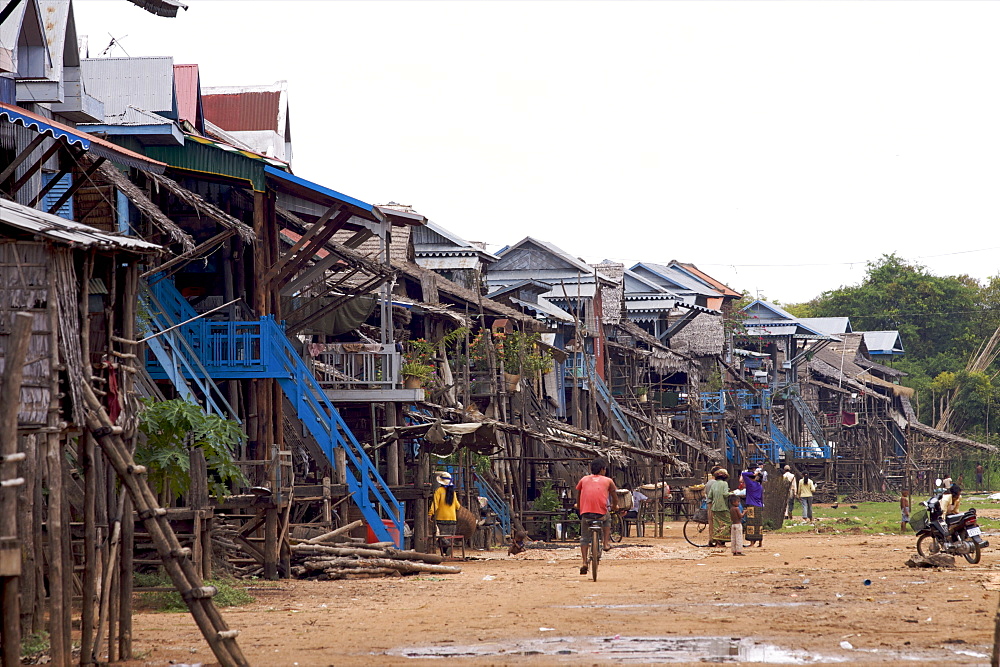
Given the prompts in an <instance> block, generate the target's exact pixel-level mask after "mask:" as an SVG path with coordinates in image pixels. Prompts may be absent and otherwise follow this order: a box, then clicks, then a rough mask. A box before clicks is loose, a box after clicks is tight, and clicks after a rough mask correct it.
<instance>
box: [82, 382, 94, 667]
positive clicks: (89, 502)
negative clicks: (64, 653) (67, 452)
mask: <svg viewBox="0 0 1000 667" xmlns="http://www.w3.org/2000/svg"><path fill="white" fill-rule="evenodd" d="M87 368H89V365H88V366H87ZM79 447H80V465H81V467H82V468H83V602H82V604H81V605H80V613H81V616H82V617H81V619H80V628H81V632H80V663H81V664H84V665H89V664H92V663H94V662H96V659H95V656H94V644H93V640H94V609H95V602H96V597H97V571H96V570H95V569H94V568H95V563H96V562H97V522H96V516H97V470H96V466H95V465H94V453H95V452H94V438H93V436H91V435H90V434H89V433H84V434H83V435H82V436H80V439H79Z"/></svg>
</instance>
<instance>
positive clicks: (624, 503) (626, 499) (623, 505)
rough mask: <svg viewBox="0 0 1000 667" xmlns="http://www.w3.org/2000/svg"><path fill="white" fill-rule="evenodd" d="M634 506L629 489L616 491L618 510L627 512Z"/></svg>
mask: <svg viewBox="0 0 1000 667" xmlns="http://www.w3.org/2000/svg"><path fill="white" fill-rule="evenodd" d="M634 505H635V501H634V500H633V499H632V492H631V491H630V490H629V489H618V509H620V510H625V511H628V510H630V509H632V508H633V506H634Z"/></svg>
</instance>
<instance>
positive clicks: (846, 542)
mask: <svg viewBox="0 0 1000 667" xmlns="http://www.w3.org/2000/svg"><path fill="white" fill-rule="evenodd" d="M668 525H670V529H669V530H668V531H667V532H668V535H669V536H668V537H666V538H663V539H653V538H639V539H637V538H631V539H629V538H626V539H625V540H623V542H622V548H618V549H616V550H613V551H612V552H611V553H610V554H608V556H607V557H606V558H605V559H603V560H602V563H601V568H600V570H599V579H598V581H597V582H596V583H595V582H593V581H592V580H591V579H590V577H583V576H580V575H579V574H578V566H579V562H578V559H579V550H578V549H576V548H569V547H570V545H569V544H565V545H558V546H559V547H564V548H554V549H529V550H528V551H527V552H525V553H522V554H519V555H518V556H514V557H508V556H507V555H506V551H503V552H500V551H494V552H491V553H489V554H485V553H484V552H471V553H470V555H471V556H473V557H474V558H475V560H470V561H468V562H465V563H461V564H460V565H461V567H462V569H463V571H462V573H461V574H457V575H436V576H427V575H425V576H414V577H404V578H395V579H375V580H361V581H329V582H319V581H297V580H291V581H280V582H274V583H273V584H272V583H271V582H266V583H264V584H261V585H260V587H255V588H254V589H253V590H252V592H253V594H254V595H255V596H257V601H256V602H255V603H253V604H251V605H249V606H246V607H241V608H231V609H224V610H223V615H224V617H225V619H226V621H227V622H228V624H229V626H230V627H232V628H238V629H239V630H240V631H241V635H240V638H239V642H240V645H241V647H242V650H243V651H244V653H245V654H246V656H247V658H248V659H249V661H250V662H251V664H254V665H290V666H294V665H299V666H302V667H305V666H306V665H324V666H325V665H370V664H379V665H384V664H393V665H404V664H405V665H410V664H418V663H423V662H424V661H423V660H420V659H418V658H419V657H425V656H426V657H433V658H435V659H436V660H437V662H438V663H439V662H440V659H441V658H445V657H446V658H450V659H449V663H450V664H454V663H456V662H457V663H458V664H469V665H480V664H493V665H495V664H523V663H531V664H552V663H558V664H608V663H620V662H641V663H657V662H659V663H662V662H681V661H688V660H689V661H692V662H699V661H703V660H702V659H716V658H727V657H728V660H733V661H746V662H751V661H757V662H784V663H796V662H799V663H812V662H852V663H855V664H859V663H861V664H864V663H876V664H895V663H898V662H901V661H907V662H909V661H911V660H917V661H926V662H927V664H942V662H943V661H944V660H948V661H949V663H951V664H988V662H989V659H988V655H989V652H990V650H991V647H992V635H993V622H994V613H995V610H996V606H997V595H998V593H997V590H998V589H1000V558H998V557H997V555H996V551H995V550H994V549H993V548H990V549H988V550H987V551H986V552H985V553H984V555H983V559H982V561H981V562H980V563H979V564H978V565H969V564H968V563H966V562H965V561H964V560H961V559H960V560H959V561H958V563H956V566H955V568H954V569H952V570H930V569H912V568H909V567H906V566H905V565H904V561H905V560H906V559H907V558H908V557H909V556H910V555H913V554H914V553H915V550H914V543H915V540H914V537H913V535H912V534H909V535H905V536H899V535H886V536H881V535H848V534H817V533H810V534H792V535H767V536H766V538H765V541H764V545H765V546H764V547H763V548H753V549H748V553H747V556H745V557H743V558H735V557H733V556H732V555H731V554H730V552H729V551H728V550H725V551H723V550H721V549H698V548H695V547H691V546H690V545H688V544H687V543H686V542H685V541H684V539H683V537H682V536H681V524H679V523H674V524H668ZM991 539H993V540H994V541H995V540H996V537H992V538H991ZM628 545H634V546H628ZM548 546H553V545H548ZM866 580H867V581H868V582H870V583H869V584H868V585H866V583H865V581H866ZM267 586H273V587H272V588H268V587H267ZM640 637H641V638H655V639H656V640H659V641H654V640H649V639H647V640H646V641H642V642H639V641H635V640H634V639H632V638H640ZM686 637H703V638H707V637H711V638H717V639H718V641H714V642H708V641H703V642H691V643H687V644H683V643H682V644H681V645H678V643H677V642H675V643H673V644H671V643H670V642H669V641H666V640H667V639H669V638H686ZM741 639H742V640H743V641H740V640H741ZM135 644H136V650H137V654H138V655H140V656H143V660H142V661H136V662H135V663H133V664H136V665H139V664H143V665H165V664H168V663H170V662H173V663H187V664H191V663H201V662H204V663H212V662H213V658H212V654H211V652H210V651H209V650H208V647H207V646H206V645H205V642H204V640H203V639H202V637H201V635H200V633H199V632H198V630H197V628H196V627H195V625H194V622H193V621H192V620H191V617H190V616H189V615H188V614H182V613H176V614H164V613H138V614H137V615H136V617H135ZM682 649H686V652H685V650H682ZM736 656H743V657H742V658H741V659H738V657H736ZM459 658H460V659H459Z"/></svg>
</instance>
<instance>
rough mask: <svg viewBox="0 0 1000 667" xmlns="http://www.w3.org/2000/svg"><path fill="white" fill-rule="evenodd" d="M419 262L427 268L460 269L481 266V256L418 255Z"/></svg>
mask: <svg viewBox="0 0 1000 667" xmlns="http://www.w3.org/2000/svg"><path fill="white" fill-rule="evenodd" d="M417 264H418V265H419V266H422V267H424V268H425V269H430V270H432V271H434V270H452V271H453V270H458V269H475V268H476V267H478V266H479V258H478V257H476V256H475V255H472V256H469V255H465V256H461V255H459V256H455V255H450V256H444V257H424V256H418V257H417Z"/></svg>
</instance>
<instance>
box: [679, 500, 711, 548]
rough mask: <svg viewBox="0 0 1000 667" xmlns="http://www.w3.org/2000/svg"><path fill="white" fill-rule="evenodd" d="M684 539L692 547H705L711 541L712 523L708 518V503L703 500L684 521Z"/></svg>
mask: <svg viewBox="0 0 1000 667" xmlns="http://www.w3.org/2000/svg"><path fill="white" fill-rule="evenodd" d="M684 539H685V540H687V541H688V544H690V545H691V546H693V547H707V546H708V545H709V543H710V542H711V541H712V524H711V522H710V521H709V520H708V504H707V503H706V502H705V501H702V506H701V507H700V508H698V510H697V511H695V513H694V516H692V517H691V518H690V519H688V520H687V521H685V522H684Z"/></svg>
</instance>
